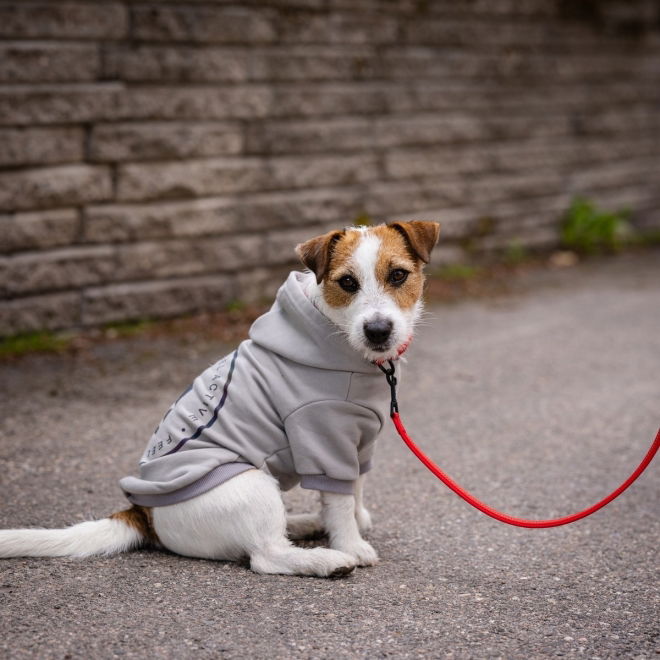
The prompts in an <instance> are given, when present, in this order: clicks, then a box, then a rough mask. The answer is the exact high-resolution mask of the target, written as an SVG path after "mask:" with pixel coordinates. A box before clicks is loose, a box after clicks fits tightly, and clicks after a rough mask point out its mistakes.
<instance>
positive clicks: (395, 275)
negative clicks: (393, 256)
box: [387, 268, 409, 286]
mask: <svg viewBox="0 0 660 660" xmlns="http://www.w3.org/2000/svg"><path fill="white" fill-rule="evenodd" d="M408 275H409V273H408V271H407V270H403V268H395V269H394V270H393V271H392V272H391V273H390V274H389V277H388V278H387V280H388V282H389V283H390V284H393V285H394V286H400V285H401V284H403V283H404V282H405V281H406V280H407V279H408Z"/></svg>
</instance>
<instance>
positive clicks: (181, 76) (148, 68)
mask: <svg viewBox="0 0 660 660" xmlns="http://www.w3.org/2000/svg"><path fill="white" fill-rule="evenodd" d="M248 72H249V54H248V52H247V51H245V50H243V51H239V50H229V49H227V48H196V47H192V46H183V45H177V46H170V45H167V46H161V45H158V46H154V45H137V46H125V45H121V46H112V47H110V48H108V49H107V51H106V56H105V58H104V74H105V76H106V77H107V78H117V79H119V80H124V81H137V82H162V81H167V82H170V81H171V82H241V81H245V80H247V79H248Z"/></svg>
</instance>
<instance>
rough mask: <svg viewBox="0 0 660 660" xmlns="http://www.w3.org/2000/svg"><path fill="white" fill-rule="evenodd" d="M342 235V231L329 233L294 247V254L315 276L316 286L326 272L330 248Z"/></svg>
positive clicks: (330, 252) (328, 264)
mask: <svg viewBox="0 0 660 660" xmlns="http://www.w3.org/2000/svg"><path fill="white" fill-rule="evenodd" d="M343 235H344V232H343V231H329V232H328V233H327V234H323V235H322V236H317V237H316V238H310V239H309V240H308V241H305V242H304V243H300V244H299V245H296V254H297V255H298V256H299V257H300V260H301V261H302V262H303V264H305V266H307V268H309V270H311V271H312V273H314V275H316V281H317V283H318V284H320V283H321V280H322V279H323V277H324V276H325V274H326V273H327V272H328V268H329V266H330V257H331V256H332V248H333V247H334V245H335V243H336V242H337V241H338V240H339V239H340V238H341V237H342V236H343Z"/></svg>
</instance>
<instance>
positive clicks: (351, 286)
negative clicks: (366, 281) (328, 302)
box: [337, 275, 360, 293]
mask: <svg viewBox="0 0 660 660" xmlns="http://www.w3.org/2000/svg"><path fill="white" fill-rule="evenodd" d="M337 283H338V284H339V286H340V287H341V288H342V289H344V291H347V292H348V293H355V292H356V291H357V290H358V289H359V288H360V285H359V284H358V283H357V280H356V279H355V278H354V277H351V276H350V275H344V276H343V277H340V278H339V279H338V280H337Z"/></svg>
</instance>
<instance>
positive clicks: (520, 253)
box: [502, 240, 529, 266]
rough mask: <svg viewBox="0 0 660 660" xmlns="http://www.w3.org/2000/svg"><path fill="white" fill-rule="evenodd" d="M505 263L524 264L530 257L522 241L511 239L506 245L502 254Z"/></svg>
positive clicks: (512, 264)
mask: <svg viewBox="0 0 660 660" xmlns="http://www.w3.org/2000/svg"><path fill="white" fill-rule="evenodd" d="M502 258H503V260H504V263H505V264H507V265H509V266H517V265H519V264H522V263H523V262H524V261H526V260H527V259H528V258H529V254H528V252H527V249H526V248H525V246H524V245H523V244H522V243H521V242H520V241H517V240H516V241H511V243H509V244H508V245H507V246H506V249H505V250H504V254H503V255H502Z"/></svg>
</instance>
